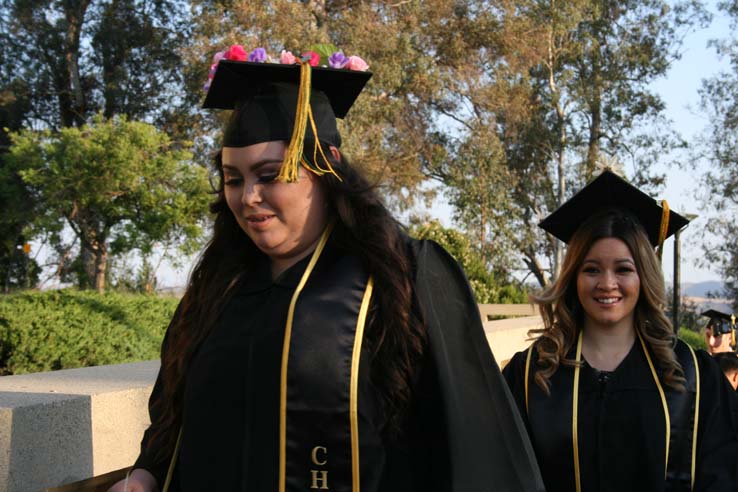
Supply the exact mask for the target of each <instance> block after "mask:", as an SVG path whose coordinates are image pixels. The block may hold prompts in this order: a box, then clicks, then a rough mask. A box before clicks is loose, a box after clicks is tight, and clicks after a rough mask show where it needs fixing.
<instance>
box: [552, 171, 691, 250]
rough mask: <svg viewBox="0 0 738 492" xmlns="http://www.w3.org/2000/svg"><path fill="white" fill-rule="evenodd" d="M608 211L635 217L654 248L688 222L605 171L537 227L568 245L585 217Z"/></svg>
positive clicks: (665, 205)
mask: <svg viewBox="0 0 738 492" xmlns="http://www.w3.org/2000/svg"><path fill="white" fill-rule="evenodd" d="M608 208H617V209H622V210H625V211H627V212H629V213H630V214H631V215H632V216H633V217H635V218H636V219H637V220H638V221H639V222H640V223H641V225H642V226H643V228H644V229H645V231H646V234H647V235H648V239H649V241H650V242H651V244H652V245H653V246H654V247H655V246H660V245H661V244H662V243H663V241H664V239H666V238H667V237H669V236H671V235H672V234H674V233H675V232H676V231H678V230H680V229H681V228H682V227H684V226H685V225H687V224H688V223H689V220H687V219H686V218H684V217H682V216H681V215H679V214H678V213H676V212H674V211H671V210H669V208H668V205H667V204H666V201H663V202H662V203H661V204H659V203H658V202H657V201H656V200H654V199H653V198H651V197H650V196H648V195H647V194H645V193H643V192H642V191H641V190H639V189H638V188H636V187H635V186H633V185H632V184H630V183H628V182H627V181H625V180H624V179H623V178H621V177H620V176H618V175H617V174H615V173H613V172H612V171H609V170H605V171H603V172H602V174H600V175H599V176H598V177H597V178H595V179H594V180H592V181H591V182H590V183H589V184H587V186H585V187H584V188H582V189H581V190H580V191H579V192H578V193H577V194H575V195H574V196H573V197H571V198H570V199H569V200H567V201H566V202H565V203H564V204H562V205H561V206H560V207H559V208H557V209H556V210H554V212H553V213H551V215H549V216H548V217H546V218H545V219H544V220H543V221H541V222H540V223H539V224H538V226H539V227H541V228H543V229H544V230H546V231H547V232H549V233H551V234H553V235H554V236H555V237H557V238H559V239H561V240H562V241H564V242H565V243H568V242H569V240H570V239H571V237H572V236H573V235H574V233H575V232H576V230H577V229H578V228H579V226H580V225H581V224H582V223H583V222H584V221H585V220H586V219H587V218H589V217H590V216H591V215H592V214H593V213H596V212H598V211H600V210H605V209H608Z"/></svg>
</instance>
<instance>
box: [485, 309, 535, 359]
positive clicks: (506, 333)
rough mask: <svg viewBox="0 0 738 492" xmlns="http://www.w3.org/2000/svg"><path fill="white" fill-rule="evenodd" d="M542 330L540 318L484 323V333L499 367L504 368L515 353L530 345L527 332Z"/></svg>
mask: <svg viewBox="0 0 738 492" xmlns="http://www.w3.org/2000/svg"><path fill="white" fill-rule="evenodd" d="M537 328H543V320H541V317H540V316H525V317H522V318H510V319H501V320H496V321H487V322H485V323H484V333H485V335H487V341H488V342H489V346H490V347H491V348H492V353H494V354H495V359H496V360H497V363H498V364H499V365H500V367H505V365H506V364H507V362H508V361H509V360H510V359H511V358H512V356H513V355H515V352H520V351H521V350H525V349H526V348H528V345H530V340H529V339H528V330H532V329H537Z"/></svg>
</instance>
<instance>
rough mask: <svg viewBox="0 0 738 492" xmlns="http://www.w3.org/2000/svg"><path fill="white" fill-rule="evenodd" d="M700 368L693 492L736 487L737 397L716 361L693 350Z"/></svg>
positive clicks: (733, 488) (701, 352)
mask: <svg viewBox="0 0 738 492" xmlns="http://www.w3.org/2000/svg"><path fill="white" fill-rule="evenodd" d="M695 353H696V355H697V361H698V364H699V368H700V407H699V429H698V436H697V466H696V479H695V487H694V490H695V492H701V491H707V490H709V491H717V492H720V491H729V490H730V491H735V490H738V437H737V434H738V429H737V428H736V422H735V419H734V415H735V413H734V412H735V411H736V409H737V408H738V396H737V395H736V393H735V392H734V391H733V388H732V387H731V386H730V384H729V383H728V381H727V380H726V379H725V377H724V376H723V373H722V372H721V371H720V368H719V367H718V365H717V363H716V362H715V361H714V360H713V359H712V357H710V355H708V354H707V353H706V352H704V351H702V350H697V351H695Z"/></svg>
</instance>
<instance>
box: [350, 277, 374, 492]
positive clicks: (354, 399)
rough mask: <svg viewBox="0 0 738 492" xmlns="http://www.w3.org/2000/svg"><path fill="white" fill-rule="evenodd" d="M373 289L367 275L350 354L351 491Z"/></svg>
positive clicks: (357, 477)
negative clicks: (363, 354)
mask: <svg viewBox="0 0 738 492" xmlns="http://www.w3.org/2000/svg"><path fill="white" fill-rule="evenodd" d="M373 290H374V279H373V278H372V277H369V281H368V282H367V284H366V289H365V290H364V298H363V299H362V301H361V308H360V309H359V318H358V319H357V320H356V333H355V335H354V350H353V354H352V355H351V386H350V390H349V420H350V424H351V481H352V484H353V490H352V492H359V490H360V488H361V474H360V472H361V466H360V465H361V463H360V460H359V362H360V361H361V342H362V340H363V339H364V326H365V325H366V315H367V313H368V312H369V301H370V300H371V298H372V291H373Z"/></svg>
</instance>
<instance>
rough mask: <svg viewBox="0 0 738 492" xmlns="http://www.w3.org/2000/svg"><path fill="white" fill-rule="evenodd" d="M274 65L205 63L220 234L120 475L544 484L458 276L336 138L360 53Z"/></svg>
mask: <svg viewBox="0 0 738 492" xmlns="http://www.w3.org/2000/svg"><path fill="white" fill-rule="evenodd" d="M268 60H269V57H268V56H267V54H266V51H265V50H264V49H263V48H257V49H255V50H253V51H252V52H250V53H248V55H247V53H246V51H245V50H244V49H243V47H241V46H232V47H231V48H230V49H229V50H228V51H227V52H225V53H221V54H218V55H216V59H215V60H214V62H215V63H214V66H213V67H212V70H211V74H212V81H211V83H210V85H209V91H208V94H207V97H206V99H205V103H204V106H205V107H206V108H220V109H232V110H233V111H232V113H231V115H230V119H229V122H228V124H227V126H226V128H225V132H224V135H223V141H222V148H221V150H220V152H219V153H218V155H217V158H216V159H215V163H214V172H215V200H214V202H213V204H212V205H211V211H212V212H213V214H214V217H213V219H214V220H213V237H212V239H211V240H210V242H209V244H208V245H207V247H206V248H205V250H204V252H203V253H202V256H201V258H200V260H199V262H198V264H197V265H196V266H195V268H194V270H193V272H192V274H191V277H190V279H189V284H188V287H187V290H186V292H185V294H184V297H183V299H182V301H181V303H180V305H179V307H178V309H177V311H176V313H175V315H174V318H173V320H172V322H171V324H170V326H169V328H168V330H167V333H166V336H165V339H164V342H163V344H162V366H161V370H160V372H159V376H158V379H157V381H156V385H155V387H154V390H153V393H152V395H151V399H150V405H149V410H150V415H151V426H150V427H149V429H148V430H147V431H146V433H145V435H144V437H143V441H142V443H141V454H140V456H139V458H138V460H137V461H136V463H135V465H134V470H133V472H132V473H131V476H130V477H129V478H128V479H127V480H125V481H121V482H119V483H118V484H116V485H115V486H114V487H113V488H112V490H113V491H114V492H121V491H125V492H133V491H135V492H139V491H141V492H148V491H153V490H158V489H164V490H165V492H166V491H167V490H168V491H173V490H179V491H183V492H189V491H228V492H231V491H248V492H284V491H306V490H333V491H351V490H353V491H358V490H359V489H361V491H362V492H377V491H380V490H397V491H400V490H401V491H406V492H411V491H427V490H434V491H458V492H474V491H480V492H481V491H487V490H491V489H495V490H505V491H542V490H543V486H542V481H541V478H540V473H539V471H538V468H537V465H536V463H535V458H534V455H533V451H532V448H531V446H530V443H529V441H528V438H527V435H526V432H525V428H524V426H523V424H522V421H521V420H520V416H519V415H518V413H517V410H516V409H515V404H514V403H513V401H512V400H511V398H510V397H509V392H508V391H507V387H506V385H505V382H504V379H503V378H502V375H501V373H500V371H499V369H498V367H497V365H496V363H495V361H494V358H493V356H492V353H491V351H490V348H489V345H488V344H487V342H486V338H485V335H484V331H483V329H482V324H481V320H480V318H479V310H478V308H477V305H476V302H475V300H474V296H473V294H472V291H471V289H470V287H469V284H468V282H467V280H466V277H465V276H464V273H463V271H462V270H461V268H460V267H459V265H458V264H457V263H456V261H454V260H453V259H452V258H451V256H449V254H448V253H446V251H444V250H443V249H442V248H441V247H440V246H439V245H438V244H436V243H433V242H430V241H417V240H414V239H411V238H410V237H408V236H407V234H406V233H405V231H404V229H403V228H402V227H401V226H400V225H399V224H398V222H397V221H396V220H395V219H394V218H393V217H392V216H391V215H390V213H389V212H388V210H387V209H386V208H385V206H384V204H383V203H382V201H381V200H380V198H379V196H378V195H377V192H376V189H375V187H373V186H372V185H370V183H369V182H367V180H366V179H365V178H364V177H363V176H362V174H361V173H360V172H359V170H358V169H357V168H355V167H353V166H352V165H351V164H350V163H349V161H348V159H347V157H346V156H345V155H344V153H343V152H342V151H341V150H339V149H340V146H341V135H340V134H339V132H338V127H337V123H336V118H337V117H338V118H343V117H344V116H345V115H346V113H347V112H348V111H349V109H350V108H351V106H352V104H353V103H354V101H355V99H356V98H357V97H359V94H360V93H361V91H362V88H363V87H364V85H365V83H366V82H367V81H368V80H369V77H370V75H371V74H370V73H369V72H367V71H366V68H367V64H366V63H365V62H364V61H363V60H361V59H360V58H358V57H348V56H344V54H343V53H342V52H338V51H336V52H334V53H333V54H332V55H331V56H330V58H329V59H327V60H323V61H321V60H320V55H318V54H317V53H315V52H309V53H304V54H302V55H299V54H298V55H296V54H293V53H290V52H287V51H283V52H282V53H281V55H280V56H279V58H278V60H279V63H270V62H268ZM324 63H325V64H326V65H330V66H326V67H323V66H322V65H323V64H324Z"/></svg>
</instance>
